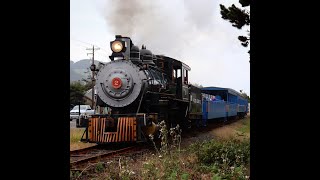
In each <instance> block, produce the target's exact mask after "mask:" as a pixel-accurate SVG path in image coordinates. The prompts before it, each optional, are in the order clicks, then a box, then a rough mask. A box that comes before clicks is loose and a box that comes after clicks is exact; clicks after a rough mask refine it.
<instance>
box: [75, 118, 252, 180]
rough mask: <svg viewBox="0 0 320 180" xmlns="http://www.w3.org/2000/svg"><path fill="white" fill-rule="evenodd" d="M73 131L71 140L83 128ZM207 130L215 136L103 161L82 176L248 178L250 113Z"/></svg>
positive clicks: (217, 179)
mask: <svg viewBox="0 0 320 180" xmlns="http://www.w3.org/2000/svg"><path fill="white" fill-rule="evenodd" d="M73 131H74V136H75V137H74V141H77V140H78V138H77V137H79V136H80V137H81V135H82V133H83V130H81V129H75V130H73ZM209 133H214V134H215V135H216V136H215V137H216V138H214V139H212V140H208V141H199V142H196V143H192V144H191V145H190V146H188V147H186V148H183V149H182V150H181V151H178V150H172V151H170V152H169V153H164V152H161V156H159V155H158V154H157V153H154V154H150V155H147V156H145V157H144V158H143V159H139V160H133V159H130V158H129V159H125V158H124V159H118V160H116V159H115V160H113V161H109V162H105V163H104V164H103V166H101V165H100V166H98V165H97V166H96V167H95V168H94V169H93V170H92V171H93V172H91V173H90V172H87V173H84V176H83V177H82V178H83V179H92V178H97V179H186V180H187V179H205V180H206V179H208V180H209V179H215V180H221V179H232V180H233V179H234V180H247V179H249V178H250V116H247V117H246V118H245V119H240V120H238V121H236V122H234V123H232V124H228V125H226V126H223V127H220V128H217V129H214V130H213V131H212V132H209ZM76 134H80V135H76ZM239 134H240V135H239ZM247 137H249V138H247ZM70 141H71V139H70ZM182 141H184V139H182ZM75 143H76V142H75ZM71 179H73V177H72V178H71Z"/></svg>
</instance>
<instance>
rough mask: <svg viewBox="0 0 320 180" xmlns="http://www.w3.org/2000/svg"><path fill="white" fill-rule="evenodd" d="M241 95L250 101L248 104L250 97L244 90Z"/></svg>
mask: <svg viewBox="0 0 320 180" xmlns="http://www.w3.org/2000/svg"><path fill="white" fill-rule="evenodd" d="M240 94H241V96H242V97H243V98H245V99H246V100H248V102H250V97H249V96H248V95H247V93H245V92H243V91H242V90H240Z"/></svg>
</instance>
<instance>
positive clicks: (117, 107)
mask: <svg viewBox="0 0 320 180" xmlns="http://www.w3.org/2000/svg"><path fill="white" fill-rule="evenodd" d="M110 46H111V50H112V55H111V56H109V57H110V59H111V62H108V63H106V64H104V65H103V66H102V67H100V68H99V71H98V73H97V80H96V85H95V86H96V90H97V98H96V106H97V107H99V108H100V109H108V111H107V112H102V111H101V112H100V113H96V114H95V115H92V116H91V117H90V118H89V119H88V122H87V123H86V131H85V133H84V134H85V138H84V137H83V138H82V141H86V142H92V143H97V144H107V143H121V142H143V141H147V140H148V137H149V135H150V134H153V135H155V134H156V133H158V130H159V127H158V123H159V122H160V121H163V120H164V121H165V123H166V127H168V128H171V127H176V125H178V124H179V126H180V127H182V128H188V127H191V125H192V124H193V122H195V121H194V120H199V119H202V118H203V117H202V116H203V114H204V112H205V111H206V110H204V109H203V107H204V106H203V103H202V101H203V99H202V98H203V95H202V92H201V89H199V88H197V87H195V86H193V85H191V84H189V82H188V72H189V71H190V70H191V69H190V67H189V66H188V65H186V64H184V63H183V62H181V61H179V60H176V59H173V58H170V57H167V56H164V55H155V54H152V52H151V51H150V50H147V49H146V47H145V46H142V48H141V49H139V47H138V46H135V45H134V44H133V42H132V40H131V39H130V38H129V37H122V36H120V35H116V39H115V40H114V41H112V42H110ZM221 92H222V91H221ZM230 97H231V96H230ZM215 104H217V103H215ZM220 104H221V103H220ZM227 106H229V105H226V104H225V107H227ZM206 107H207V106H206ZM211 107H213V106H211ZM221 107H222V106H221ZM223 108H224V107H222V109H223ZM237 108H238V109H239V105H237ZM207 109H208V108H207ZM225 109H227V108H225ZM236 114H237V113H236ZM227 116H228V115H227Z"/></svg>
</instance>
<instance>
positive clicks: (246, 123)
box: [238, 117, 250, 133]
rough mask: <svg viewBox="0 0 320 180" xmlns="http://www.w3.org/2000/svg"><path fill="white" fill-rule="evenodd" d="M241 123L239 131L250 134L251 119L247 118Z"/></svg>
mask: <svg viewBox="0 0 320 180" xmlns="http://www.w3.org/2000/svg"><path fill="white" fill-rule="evenodd" d="M240 121H241V123H242V125H241V126H240V127H239V129H238V131H240V132H242V133H250V117H246V118H244V119H241V120H240Z"/></svg>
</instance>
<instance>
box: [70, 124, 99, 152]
mask: <svg viewBox="0 0 320 180" xmlns="http://www.w3.org/2000/svg"><path fill="white" fill-rule="evenodd" d="M84 130H85V129H83V128H71V129H70V151H73V150H76V149H82V148H86V147H90V146H93V145H95V144H93V143H83V142H80V139H81V136H82V134H83V132H84Z"/></svg>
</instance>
